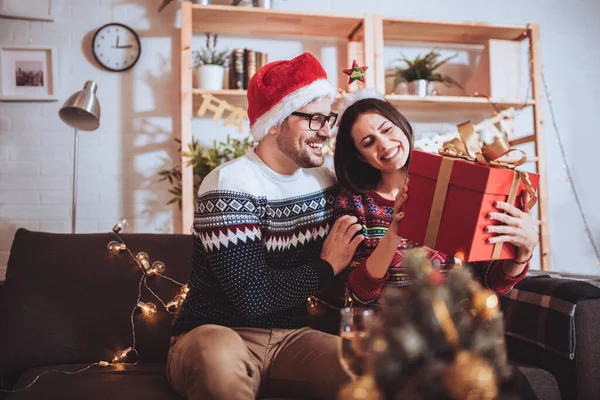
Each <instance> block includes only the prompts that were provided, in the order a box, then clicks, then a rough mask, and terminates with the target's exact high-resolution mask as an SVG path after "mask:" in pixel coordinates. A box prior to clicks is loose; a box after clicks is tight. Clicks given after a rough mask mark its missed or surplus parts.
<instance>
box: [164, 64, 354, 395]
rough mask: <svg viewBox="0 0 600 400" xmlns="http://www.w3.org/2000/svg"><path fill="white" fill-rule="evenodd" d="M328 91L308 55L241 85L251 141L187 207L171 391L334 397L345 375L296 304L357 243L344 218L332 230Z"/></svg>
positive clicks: (328, 342) (326, 339) (327, 341)
mask: <svg viewBox="0 0 600 400" xmlns="http://www.w3.org/2000/svg"><path fill="white" fill-rule="evenodd" d="M334 96H335V89H334V88H333V87H332V86H331V84H330V83H329V82H328V81H327V74H326V73H325V71H324V70H323V67H322V66H321V64H320V63H319V61H318V60H317V59H316V58H314V57H313V56H312V55H311V54H310V53H304V54H302V55H300V56H298V57H296V58H294V59H292V60H288V61H276V62H272V63H270V64H267V65H266V66H264V67H263V68H261V69H260V70H259V71H258V72H257V73H256V74H255V76H254V77H253V78H252V80H251V81H250V84H249V87H248V116H249V119H250V129H251V131H252V134H253V135H254V137H255V139H256V140H258V141H259V144H258V146H257V147H256V149H255V150H251V151H249V152H248V153H247V154H246V155H244V156H242V157H240V158H238V159H236V160H233V161H231V162H229V163H226V164H224V165H222V166H220V167H219V168H217V169H216V170H214V171H213V172H211V173H210V174H209V175H208V176H207V177H206V178H205V179H204V181H203V182H202V186H201V187H200V191H199V193H198V198H197V200H196V209H195V211H196V212H195V217H194V226H193V230H192V231H193V234H194V253H193V256H192V271H191V274H190V278H189V283H188V285H189V288H190V291H189V293H188V295H187V298H186V300H185V302H184V303H183V305H182V308H181V310H180V312H179V314H178V316H177V318H176V321H175V322H174V324H173V330H172V335H173V339H172V341H171V349H170V351H169V359H168V365H167V375H168V378H169V381H170V382H171V385H172V386H173V388H174V389H175V390H176V391H177V392H178V393H179V394H180V395H182V396H185V397H188V398H189V399H203V400H206V399H224V400H238V399H239V400H242V399H254V398H255V397H257V396H258V394H259V392H260V393H261V394H265V393H268V394H269V395H271V396H304V397H311V398H323V399H333V398H335V397H336V393H337V391H338V389H339V388H340V386H341V385H342V384H344V383H345V382H347V381H348V380H349V376H348V375H347V374H346V373H345V372H344V371H343V370H342V368H341V367H340V364H339V361H338V355H337V342H338V338H337V337H335V336H332V335H328V334H326V333H323V332H319V331H315V330H312V329H310V328H308V327H306V325H307V317H308V313H307V308H306V302H307V298H308V297H309V296H311V295H313V294H315V293H317V291H318V290H319V289H320V288H322V287H323V286H324V285H325V284H326V283H328V282H330V281H331V280H332V279H333V278H334V276H335V275H338V274H339V273H340V272H341V271H342V270H343V269H344V268H345V267H346V266H347V265H348V263H349V262H350V259H351V257H352V255H353V254H354V251H355V250H356V247H357V246H358V244H359V243H360V241H361V240H362V239H363V237H362V235H356V234H357V232H358V231H359V230H360V226H359V225H358V224H356V218H355V217H350V216H347V217H344V218H341V219H339V220H338V221H336V222H335V225H333V226H332V225H331V224H332V211H333V200H334V194H335V193H334V192H333V191H334V185H335V178H334V177H333V175H332V174H331V173H329V172H328V171H327V170H326V169H325V168H324V167H322V164H323V145H324V144H325V141H326V140H327V139H329V138H330V137H331V130H330V129H331V126H333V124H334V123H335V119H336V115H335V114H332V113H331V101H332V100H333V98H334ZM355 235H356V236H355Z"/></svg>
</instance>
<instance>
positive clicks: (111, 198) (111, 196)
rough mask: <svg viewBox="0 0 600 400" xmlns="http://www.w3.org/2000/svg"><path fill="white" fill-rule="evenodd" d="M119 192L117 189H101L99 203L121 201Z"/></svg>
mask: <svg viewBox="0 0 600 400" xmlns="http://www.w3.org/2000/svg"><path fill="white" fill-rule="evenodd" d="M121 201H122V199H121V193H120V192H117V191H103V192H101V193H100V204H113V203H119V202H121Z"/></svg>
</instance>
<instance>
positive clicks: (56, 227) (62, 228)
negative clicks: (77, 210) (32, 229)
mask: <svg viewBox="0 0 600 400" xmlns="http://www.w3.org/2000/svg"><path fill="white" fill-rule="evenodd" d="M40 230H41V231H43V232H54V233H71V220H70V219H69V220H68V221H42V222H40Z"/></svg>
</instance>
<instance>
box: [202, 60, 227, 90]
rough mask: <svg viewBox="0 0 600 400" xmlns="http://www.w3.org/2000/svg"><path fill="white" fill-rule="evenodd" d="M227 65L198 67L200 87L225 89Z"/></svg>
mask: <svg viewBox="0 0 600 400" xmlns="http://www.w3.org/2000/svg"><path fill="white" fill-rule="evenodd" d="M224 78H225V67H223V66H221V65H201V66H199V67H198V68H197V69H196V80H197V82H198V88H199V89H204V90H221V89H223V79H224Z"/></svg>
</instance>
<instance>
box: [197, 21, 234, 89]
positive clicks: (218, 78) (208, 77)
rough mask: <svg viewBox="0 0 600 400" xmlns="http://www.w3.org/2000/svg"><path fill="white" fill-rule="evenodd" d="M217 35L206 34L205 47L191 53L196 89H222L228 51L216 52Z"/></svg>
mask: <svg viewBox="0 0 600 400" xmlns="http://www.w3.org/2000/svg"><path fill="white" fill-rule="evenodd" d="M218 37H219V35H217V34H214V35H211V34H210V33H206V46H205V47H203V48H201V49H200V50H194V51H193V52H192V60H193V67H194V70H195V71H196V79H197V81H198V87H199V88H200V89H205V90H221V89H223V78H224V77H225V66H226V65H227V59H228V57H229V51H228V50H222V51H219V50H217V39H218Z"/></svg>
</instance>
